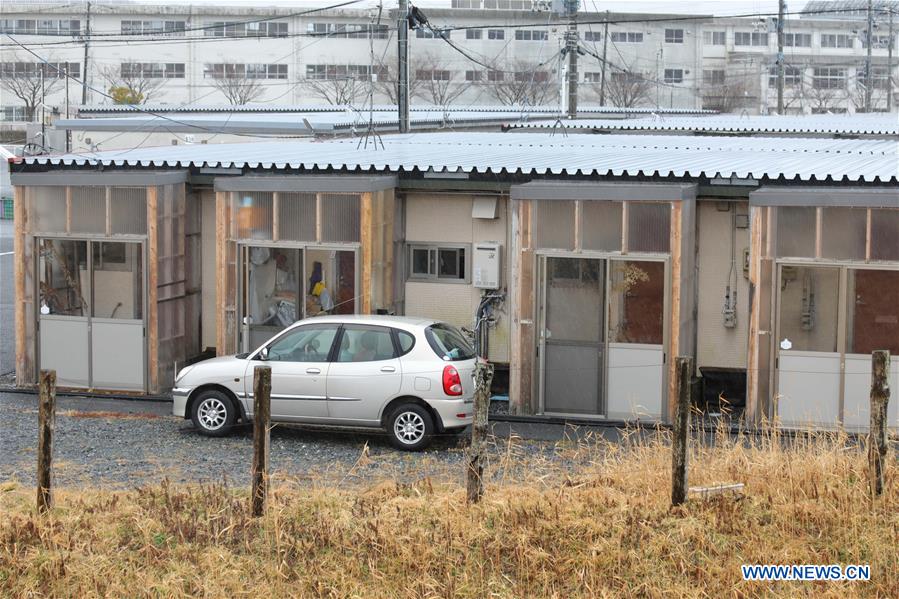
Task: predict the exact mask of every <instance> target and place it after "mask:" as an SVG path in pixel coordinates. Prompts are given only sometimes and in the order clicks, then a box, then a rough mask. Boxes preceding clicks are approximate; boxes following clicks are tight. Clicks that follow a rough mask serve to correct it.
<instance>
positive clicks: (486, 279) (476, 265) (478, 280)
mask: <svg viewBox="0 0 899 599" xmlns="http://www.w3.org/2000/svg"><path fill="white" fill-rule="evenodd" d="M472 254H473V255H472V259H471V272H472V277H471V281H472V284H473V285H474V286H475V287H476V288H477V289H499V288H500V284H501V281H502V245H501V244H499V243H495V242H481V243H476V244H474V251H473V252H472Z"/></svg>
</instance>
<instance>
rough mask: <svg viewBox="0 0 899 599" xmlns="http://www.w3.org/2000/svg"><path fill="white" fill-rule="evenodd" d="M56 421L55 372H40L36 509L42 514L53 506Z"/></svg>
mask: <svg viewBox="0 0 899 599" xmlns="http://www.w3.org/2000/svg"><path fill="white" fill-rule="evenodd" d="M55 421H56V371H55V370H41V378H40V395H39V397H38V409H37V509H38V511H39V512H41V513H44V512H46V511H47V510H49V509H50V508H51V507H52V506H53V492H52V490H51V487H50V485H51V476H50V475H51V468H52V462H53V426H54V424H55Z"/></svg>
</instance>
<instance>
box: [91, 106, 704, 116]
mask: <svg viewBox="0 0 899 599" xmlns="http://www.w3.org/2000/svg"><path fill="white" fill-rule="evenodd" d="M447 108H449V110H451V111H452V112H514V113H516V114H522V113H524V114H558V113H559V107H558V106H501V105H481V106H467V107H456V106H450V107H443V106H425V105H418V106H412V107H410V109H409V110H410V112H412V113H416V112H440V113H442V112H444V111H446V110H447ZM372 110H374V111H375V112H394V113H395V112H397V107H396V104H377V105H375V106H374V107H373V108H372ZM360 111H361V112H368V108H367V107H366V108H365V109H364V110H362V109H361V108H360V107H358V106H356V107H354V106H349V105H345V104H334V105H332V104H297V105H290V104H245V105H240V106H233V105H230V104H191V105H181V104H141V105H140V106H139V107H135V106H131V105H129V104H97V105H91V106H81V107H79V108H78V112H79V114H84V115H90V114H112V113H120V112H124V113H136V114H147V113H170V112H179V113H182V114H186V113H202V112H208V113H219V112H227V113H240V112H251V113H263V112H266V113H268V112H302V113H307V112H308V113H316V112H360ZM578 113H579V114H653V113H655V114H685V115H687V114H716V111H714V110H701V109H696V108H617V107H614V106H578Z"/></svg>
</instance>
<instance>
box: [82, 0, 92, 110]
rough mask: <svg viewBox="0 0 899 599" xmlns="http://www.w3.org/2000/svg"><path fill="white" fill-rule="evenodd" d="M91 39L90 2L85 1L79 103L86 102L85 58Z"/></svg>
mask: <svg viewBox="0 0 899 599" xmlns="http://www.w3.org/2000/svg"><path fill="white" fill-rule="evenodd" d="M90 39H91V3H90V2H88V3H87V20H86V21H85V24H84V65H82V67H81V105H82V106H84V105H86V104H87V70H88V66H87V60H88V48H90V43H91V42H90Z"/></svg>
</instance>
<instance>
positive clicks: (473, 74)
mask: <svg viewBox="0 0 899 599" xmlns="http://www.w3.org/2000/svg"><path fill="white" fill-rule="evenodd" d="M482 77H483V73H481V72H480V71H465V80H466V81H473V82H477V81H481V79H482Z"/></svg>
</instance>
